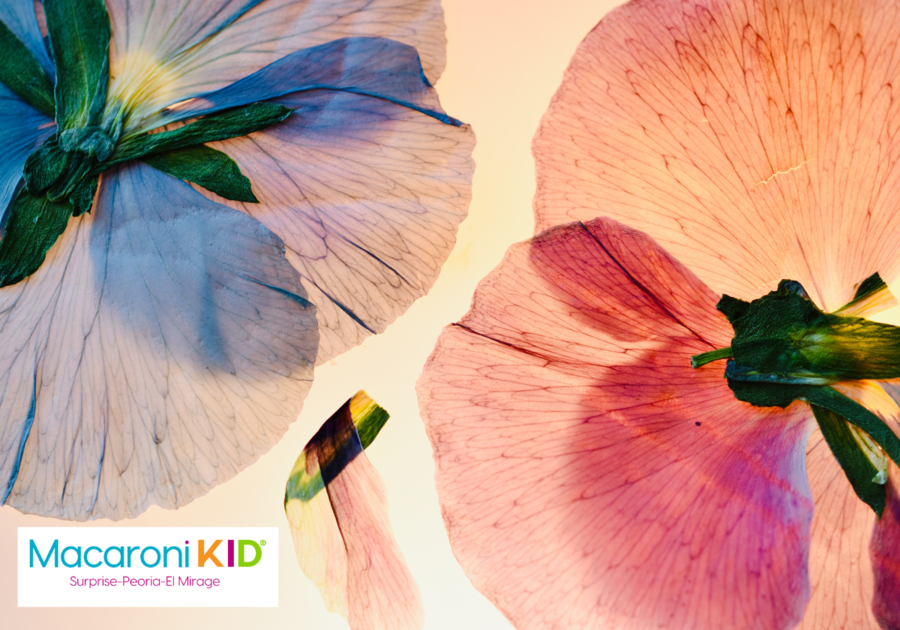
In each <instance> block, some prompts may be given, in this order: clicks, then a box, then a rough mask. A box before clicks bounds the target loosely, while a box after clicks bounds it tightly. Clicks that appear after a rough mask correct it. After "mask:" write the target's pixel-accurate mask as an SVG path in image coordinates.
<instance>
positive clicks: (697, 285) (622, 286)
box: [418, 219, 812, 630]
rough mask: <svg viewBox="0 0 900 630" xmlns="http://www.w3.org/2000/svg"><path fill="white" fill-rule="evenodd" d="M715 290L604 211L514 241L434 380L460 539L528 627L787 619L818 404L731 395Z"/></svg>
mask: <svg viewBox="0 0 900 630" xmlns="http://www.w3.org/2000/svg"><path fill="white" fill-rule="evenodd" d="M715 302H716V296H715V295H713V294H712V293H711V292H710V291H709V290H708V289H707V288H706V287H705V286H703V284H702V283H701V282H700V281H699V280H698V279H697V278H696V276H694V275H693V274H691V273H690V272H689V271H687V269H686V268H685V267H683V266H682V265H680V264H679V263H678V262H676V261H675V260H674V259H673V258H671V257H670V256H668V255H667V254H666V253H665V252H664V251H662V250H661V249H660V248H659V247H658V246H657V245H656V244H655V243H654V242H653V241H652V240H650V239H649V238H648V237H647V236H646V235H644V234H641V233H639V232H635V231H632V230H630V229H629V228H625V227H623V226H621V225H619V224H617V223H615V222H613V221H610V220H607V219H598V220H595V221H592V222H590V223H587V224H580V223H575V224H570V225H567V226H561V227H558V228H555V229H553V230H549V231H547V232H545V233H543V234H541V235H540V236H538V237H536V238H535V239H533V240H532V241H531V242H529V243H524V244H520V245H517V246H514V247H513V248H512V249H511V250H510V252H509V253H508V254H507V257H506V259H505V260H504V262H503V263H502V264H501V265H500V267H498V268H497V269H496V270H495V271H494V272H493V273H492V274H491V275H490V276H488V278H487V279H486V280H484V281H483V282H482V284H481V285H480V286H479V289H478V290H477V292H476V296H475V300H474V302H473V306H472V310H471V311H470V312H469V314H468V315H466V317H464V318H463V320H461V322H460V323H459V324H455V325H453V326H450V327H449V328H448V329H446V330H445V332H444V333H443V335H442V336H441V338H440V340H439V342H438V345H437V347H436V349H435V351H434V353H433V355H432V356H431V358H430V359H429V361H428V363H427V365H426V368H425V372H424V373H423V375H422V377H421V379H420V381H419V384H418V390H419V400H420V407H421V409H422V413H423V418H424V420H425V423H426V426H427V429H428V433H429V436H430V438H431V441H432V444H433V445H434V449H435V456H436V460H437V484H438V490H439V493H440V497H441V502H442V508H443V512H444V517H445V521H446V524H447V528H448V531H449V533H450V538H451V542H452V544H453V546H454V551H455V553H456V555H457V557H458V558H459V560H460V562H461V564H462V566H463V568H464V569H465V570H466V572H467V574H468V576H469V577H470V579H472V581H473V583H474V584H475V585H476V586H477V587H478V588H479V589H480V590H481V591H482V592H483V593H485V594H486V595H487V596H488V597H489V598H490V599H491V600H492V601H494V602H495V603H496V604H497V605H498V606H499V607H500V608H501V610H503V611H504V613H505V614H506V615H507V616H508V617H509V618H510V619H511V620H512V621H513V623H514V624H516V626H517V627H518V628H520V629H521V630H525V629H529V628H534V629H541V630H547V629H551V628H552V629H556V628H558V629H562V628H567V629H571V628H598V627H607V626H608V627H615V628H620V629H627V628H634V629H635V630H637V629H644V628H648V627H669V628H695V629H706V628H708V629H719V628H733V629H741V628H767V629H773V628H790V627H793V625H795V624H796V623H797V622H799V620H800V617H801V616H802V614H803V609H804V606H805V605H806V600H807V598H808V594H809V583H808V578H807V572H806V561H807V548H808V544H809V525H810V520H811V517H812V503H811V497H810V494H809V487H808V485H807V482H806V471H805V467H804V455H805V444H806V437H807V431H808V427H809V422H808V418H809V416H810V414H809V412H808V410H807V409H805V408H803V407H802V406H801V405H799V404H794V405H793V406H791V407H789V408H788V409H787V410H784V411H782V410H763V409H759V408H754V407H752V406H750V405H747V404H745V403H742V402H739V401H737V400H736V399H735V398H734V394H733V393H732V392H731V390H730V389H729V388H728V386H727V384H726V382H725V380H724V379H723V378H722V366H721V365H716V364H710V365H708V366H704V367H702V368H700V369H697V370H694V369H692V368H691V367H690V356H691V355H692V354H696V353H698V352H703V351H706V350H709V349H711V347H712V346H721V345H725V344H727V343H728V339H729V338H730V329H729V326H728V324H727V322H726V321H725V319H724V317H722V316H721V315H719V314H718V313H717V312H716V311H715V308H714V305H715Z"/></svg>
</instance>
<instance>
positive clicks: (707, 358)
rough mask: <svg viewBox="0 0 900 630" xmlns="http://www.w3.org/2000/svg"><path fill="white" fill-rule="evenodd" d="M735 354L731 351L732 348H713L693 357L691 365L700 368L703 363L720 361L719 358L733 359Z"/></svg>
mask: <svg viewBox="0 0 900 630" xmlns="http://www.w3.org/2000/svg"><path fill="white" fill-rule="evenodd" d="M732 358H734V355H733V354H732V352H731V348H730V347H729V348H719V349H718V350H713V351H711V352H704V353H702V354H695V355H694V356H692V357H691V367H694V368H698V367H700V366H701V365H706V364H707V363H711V362H713V361H718V360H719V359H732Z"/></svg>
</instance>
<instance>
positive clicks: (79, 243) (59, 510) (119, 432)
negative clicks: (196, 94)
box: [0, 164, 318, 520]
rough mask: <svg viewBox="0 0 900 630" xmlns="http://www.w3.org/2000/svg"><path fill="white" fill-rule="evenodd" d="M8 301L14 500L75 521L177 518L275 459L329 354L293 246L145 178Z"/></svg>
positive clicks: (73, 233) (8, 435)
mask: <svg viewBox="0 0 900 630" xmlns="http://www.w3.org/2000/svg"><path fill="white" fill-rule="evenodd" d="M100 186H101V190H100V193H99V197H98V199H97V201H96V203H95V205H94V209H93V211H92V213H91V214H89V215H84V216H82V217H80V218H78V219H72V221H71V223H70V225H69V228H68V229H67V231H66V232H65V233H64V234H63V236H62V237H60V240H59V241H58V242H57V244H56V245H55V246H54V247H53V249H51V250H50V252H49V254H48V256H47V261H46V262H45V263H44V265H42V266H41V268H40V269H39V270H38V271H37V272H36V273H35V274H34V275H32V276H31V277H29V278H28V279H27V280H25V281H23V282H21V283H19V284H17V285H14V286H11V287H7V288H5V289H2V290H0V391H2V392H3V397H2V399H0V417H2V418H4V419H6V420H5V422H4V423H3V425H2V429H0V431H2V432H0V492H2V495H0V497H2V499H3V501H4V502H6V503H7V504H9V505H12V506H13V507H15V508H16V509H18V510H21V511H23V512H29V513H35V514H41V515H50V516H56V517H62V518H68V519H78V520H84V519H92V518H99V517H108V518H114V519H116V518H125V517H130V516H135V515H137V514H139V513H140V512H142V511H144V510H145V509H146V508H147V507H148V506H149V505H151V504H158V505H161V506H163V507H168V508H175V507H178V506H181V505H184V504H186V503H188V502H189V501H191V500H192V499H194V498H196V497H198V496H200V495H202V494H204V493H205V492H206V491H208V490H209V489H210V488H211V487H213V486H215V485H216V484H218V483H221V482H222V481H225V480H227V479H229V478H231V477H232V476H234V475H235V474H236V473H237V472H238V471H240V470H241V469H243V468H244V467H245V466H247V465H248V464H250V463H251V462H253V461H255V460H256V459H257V458H258V457H259V456H260V455H261V454H262V453H264V452H265V451H266V450H268V449H269V448H270V447H271V446H272V445H273V444H274V443H275V442H276V441H277V440H278V439H279V438H280V437H281V435H282V434H283V433H284V431H285V430H286V429H287V426H288V425H289V424H290V423H291V422H293V420H294V419H295V418H296V417H297V414H298V413H299V411H300V407H301V403H302V401H303V398H304V396H305V395H306V392H307V390H308V388H309V386H310V383H311V380H312V364H313V363H314V361H315V352H316V346H317V341H318V335H317V332H316V323H315V315H314V308H313V307H312V306H311V305H309V303H308V302H307V301H306V300H305V295H304V292H303V289H302V287H301V286H300V283H299V279H298V278H297V276H296V273H295V272H294V270H293V269H292V268H291V267H290V265H289V264H288V263H287V262H286V261H285V260H284V257H283V255H282V247H283V246H282V243H281V241H280V240H279V239H278V238H277V237H276V236H275V235H274V234H272V233H271V232H270V231H268V230H267V229H265V228H264V227H263V226H262V225H260V224H259V223H257V222H256V221H253V220H252V219H250V218H249V217H247V216H246V215H244V214H242V213H240V212H235V211H232V210H230V209H228V208H225V207H223V206H220V205H218V204H214V203H212V202H210V201H208V200H206V199H204V198H203V197H202V196H201V195H199V194H197V193H196V192H195V191H194V190H192V189H191V188H190V187H189V186H187V185H186V184H184V183H182V182H179V181H177V180H175V179H173V178H171V177H169V176H167V175H163V174H162V173H159V172H158V171H155V170H153V169H151V168H150V167H148V166H142V165H137V164H136V165H133V166H129V167H125V168H122V169H119V170H117V171H115V172H110V174H108V175H107V176H105V177H104V179H103V181H102V182H101V184H100Z"/></svg>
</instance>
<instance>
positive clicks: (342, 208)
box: [211, 90, 474, 363]
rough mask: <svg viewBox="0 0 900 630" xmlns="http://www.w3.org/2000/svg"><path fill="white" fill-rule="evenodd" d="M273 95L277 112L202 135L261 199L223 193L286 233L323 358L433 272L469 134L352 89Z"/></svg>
mask: <svg viewBox="0 0 900 630" xmlns="http://www.w3.org/2000/svg"><path fill="white" fill-rule="evenodd" d="M277 102H279V103H281V104H283V105H287V106H288V107H291V108H293V109H295V111H294V113H293V114H292V115H291V116H290V118H288V119H287V120H286V121H284V122H283V123H281V124H280V125H277V126H275V127H271V128H269V129H267V130H265V131H263V132H260V133H256V134H252V135H250V136H247V137H243V138H235V139H233V140H229V141H227V142H221V143H214V144H212V145H211V146H213V147H215V148H217V149H219V150H220V151H223V152H224V153H227V154H228V155H229V156H231V157H232V158H233V159H234V160H235V162H237V163H238V165H239V166H240V167H241V172H243V173H244V174H245V175H246V176H247V177H248V178H250V181H251V182H253V191H254V193H255V194H256V197H257V198H258V199H259V201H260V203H259V204H240V203H237V202H224V201H223V202H222V203H227V204H228V205H229V206H231V207H234V208H238V209H240V210H243V211H244V212H247V213H248V214H250V216H252V217H254V218H255V219H258V220H259V221H261V222H262V223H263V224H265V225H266V226H267V227H268V228H269V229H270V230H272V231H273V232H275V233H276V234H278V235H279V236H280V237H281V238H282V239H283V240H284V242H285V245H286V246H287V248H288V254H287V255H288V260H290V261H291V263H292V264H293V265H294V266H295V267H296V269H297V270H298V271H299V272H300V275H301V276H302V278H303V284H304V287H306V290H307V291H308V292H309V295H310V300H311V301H312V302H313V303H314V304H316V307H317V313H318V317H319V326H320V329H321V341H320V344H321V345H320V349H319V359H318V360H319V362H320V363H321V362H324V361H327V360H328V359H330V358H331V357H334V356H336V355H338V354H340V353H341V352H343V351H344V350H346V349H348V348H351V347H353V346H355V345H357V344H359V343H360V342H361V341H362V339H364V338H365V337H367V336H368V335H369V334H372V333H377V332H382V331H383V330H384V329H385V328H386V327H387V326H388V324H390V323H391V322H392V321H394V319H396V318H397V317H398V316H400V315H401V314H402V313H404V312H405V311H406V309H408V308H409V307H410V305H412V303H413V302H414V301H415V300H416V299H417V298H418V297H420V296H422V295H424V294H425V293H426V292H427V291H428V289H429V288H430V287H431V285H432V284H433V283H434V281H435V280H436V279H437V276H438V272H439V271H440V268H441V265H442V264H443V262H444V260H446V258H447V256H448V255H449V253H450V250H451V249H452V248H453V244H454V241H455V239H456V227H457V225H459V223H460V222H461V221H462V220H463V218H465V216H466V209H467V206H468V202H469V198H470V182H471V177H472V171H473V168H474V164H473V162H472V159H471V151H472V147H473V145H474V137H473V134H472V132H471V130H470V129H469V127H467V126H464V127H456V126H453V125H447V124H444V123H442V122H439V121H438V120H436V119H435V118H433V117H431V116H427V115H425V114H422V113H419V112H416V111H413V110H410V109H409V108H407V107H403V106H401V105H397V104H395V103H392V102H390V101H387V100H383V99H379V98H371V97H367V96H362V95H359V94H351V93H346V92H334V91H329V90H314V91H311V92H300V93H296V94H291V95H288V96H284V97H282V98H280V99H278V101H277ZM216 200H217V201H220V200H219V199H216Z"/></svg>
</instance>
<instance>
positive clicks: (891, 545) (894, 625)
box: [871, 465, 900, 630]
mask: <svg viewBox="0 0 900 630" xmlns="http://www.w3.org/2000/svg"><path fill="white" fill-rule="evenodd" d="M898 473H900V470H898V469H897V466H895V465H891V467H890V472H889V481H888V500H887V505H886V506H885V508H884V513H883V514H882V516H881V518H880V519H879V520H878V521H877V522H876V523H875V531H874V532H873V534H872V546H871V554H872V568H873V569H874V570H875V600H874V602H873V603H872V608H873V610H874V611H875V617H876V618H877V619H878V623H879V624H880V625H881V627H882V628H883V630H898V628H900V497H898V496H897V479H898V478H900V477H898Z"/></svg>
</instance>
